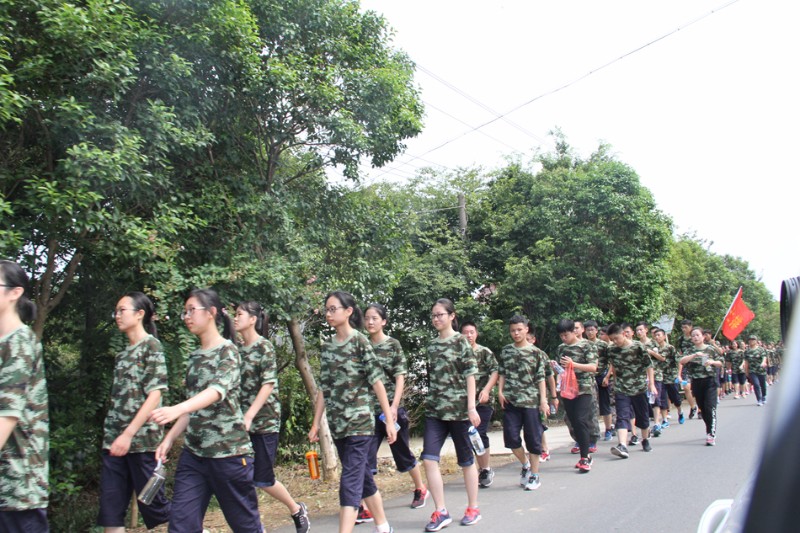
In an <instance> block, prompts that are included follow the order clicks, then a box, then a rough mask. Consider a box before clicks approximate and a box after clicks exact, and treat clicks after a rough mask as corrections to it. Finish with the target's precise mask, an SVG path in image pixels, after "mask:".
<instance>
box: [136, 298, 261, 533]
mask: <svg viewBox="0 0 800 533" xmlns="http://www.w3.org/2000/svg"><path fill="white" fill-rule="evenodd" d="M181 318H182V319H183V322H184V324H186V328H187V329H188V330H189V331H190V332H191V333H192V334H194V335H195V336H197V338H198V340H199V341H200V347H199V348H198V349H197V350H195V351H193V352H192V353H190V354H189V359H188V361H187V365H186V395H187V396H188V397H189V399H188V400H186V401H184V402H181V403H179V404H176V405H172V406H169V407H160V408H158V409H155V410H154V411H153V412H152V414H151V415H150V420H152V421H154V422H156V423H158V424H159V425H162V426H163V425H165V424H168V423H170V422H172V421H175V423H174V424H173V425H172V428H171V429H170V430H169V432H167V435H166V436H165V437H164V440H163V441H161V444H160V445H159V446H158V448H157V449H156V459H160V460H162V461H166V460H167V455H168V454H169V451H170V449H171V448H172V446H173V445H174V444H175V441H176V439H177V438H178V436H180V435H181V434H182V433H184V432H186V436H185V439H184V448H183V450H182V451H181V455H180V459H178V466H177V469H176V470H175V484H174V486H173V493H172V514H171V516H170V520H169V532H170V533H197V532H198V531H202V530H203V517H204V516H205V513H206V509H207V508H208V504H209V502H210V500H211V496H215V497H216V499H217V502H218V503H219V506H220V508H221V509H222V512H223V514H224V515H225V520H226V521H227V522H228V525H229V526H230V528H231V529H232V530H233V531H234V532H235V533H262V530H263V526H262V525H261V519H260V517H259V514H258V496H257V494H256V488H255V485H253V446H252V445H251V443H250V436H249V435H248V434H247V429H246V428H245V423H244V415H243V414H242V410H241V408H240V403H239V400H240V392H241V370H240V369H241V366H242V365H241V359H240V357H239V350H237V348H236V345H235V344H234V343H233V338H234V334H235V332H234V326H233V320H231V318H230V317H229V316H228V313H227V311H226V310H225V306H224V305H222V301H221V300H220V298H219V295H218V294H217V293H216V292H215V291H214V290H212V289H195V290H193V291H192V292H191V293H190V294H189V298H187V299H186V303H185V304H184V310H183V312H182V313H181ZM219 328H221V329H222V332H220V330H219Z"/></svg>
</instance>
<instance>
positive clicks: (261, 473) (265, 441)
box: [250, 433, 280, 488]
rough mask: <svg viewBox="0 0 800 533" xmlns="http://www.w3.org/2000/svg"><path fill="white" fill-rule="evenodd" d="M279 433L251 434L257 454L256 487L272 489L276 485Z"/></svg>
mask: <svg viewBox="0 0 800 533" xmlns="http://www.w3.org/2000/svg"><path fill="white" fill-rule="evenodd" d="M279 437H280V435H279V434H278V433H259V434H257V435H255V434H252V433H251V434H250V443H251V444H252V445H253V451H254V452H255V468H254V469H253V483H254V484H255V486H256V487H259V488H264V487H271V486H273V485H274V484H275V456H276V455H277V453H278V439H279Z"/></svg>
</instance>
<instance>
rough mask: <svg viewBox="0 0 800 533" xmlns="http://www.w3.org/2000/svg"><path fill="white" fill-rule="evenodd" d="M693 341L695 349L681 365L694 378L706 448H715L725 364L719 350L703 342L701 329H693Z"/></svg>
mask: <svg viewBox="0 0 800 533" xmlns="http://www.w3.org/2000/svg"><path fill="white" fill-rule="evenodd" d="M691 339H692V344H693V349H692V350H691V351H689V353H688V354H687V355H684V356H683V357H682V358H681V364H682V365H683V366H685V367H686V370H687V372H688V373H689V376H690V377H691V378H692V394H693V395H694V397H695V399H696V400H697V405H698V407H700V412H701V415H702V416H703V422H705V426H706V446H714V445H716V434H717V401H718V398H717V388H718V382H717V371H718V370H719V369H720V368H722V365H723V364H724V363H723V360H722V357H721V356H720V355H719V353H718V352H717V350H716V349H715V348H714V347H713V346H710V345H708V344H706V343H705V342H703V330H702V329H701V328H698V327H695V328H692V332H691Z"/></svg>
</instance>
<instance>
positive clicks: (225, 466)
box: [206, 455, 366, 533]
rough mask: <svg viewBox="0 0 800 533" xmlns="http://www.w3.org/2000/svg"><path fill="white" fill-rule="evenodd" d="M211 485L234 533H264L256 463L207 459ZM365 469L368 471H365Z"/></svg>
mask: <svg viewBox="0 0 800 533" xmlns="http://www.w3.org/2000/svg"><path fill="white" fill-rule="evenodd" d="M206 461H207V462H208V464H209V467H210V474H211V475H210V476H209V483H210V484H211V490H212V491H213V492H214V496H216V498H217V502H218V503H219V507H220V509H222V514H223V515H224V516H225V520H226V521H227V522H228V526H229V527H230V528H231V530H232V531H233V532H234V533H261V532H262V531H263V529H264V528H263V526H262V525H261V517H260V516H259V512H258V494H256V487H255V485H253V468H254V460H253V458H252V457H249V456H246V455H237V456H234V457H222V458H215V459H206ZM365 468H366V467H365Z"/></svg>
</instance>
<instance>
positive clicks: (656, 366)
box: [643, 339, 664, 383]
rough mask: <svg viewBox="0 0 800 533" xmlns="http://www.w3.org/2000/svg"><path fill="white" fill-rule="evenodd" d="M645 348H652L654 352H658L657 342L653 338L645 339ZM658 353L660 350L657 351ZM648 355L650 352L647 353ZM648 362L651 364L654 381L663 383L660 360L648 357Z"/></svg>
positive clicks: (662, 369) (662, 367) (662, 370)
mask: <svg viewBox="0 0 800 533" xmlns="http://www.w3.org/2000/svg"><path fill="white" fill-rule="evenodd" d="M643 344H644V347H645V349H647V350H653V351H654V352H658V343H657V342H656V341H655V340H654V339H647V342H646V343H643ZM659 353H660V352H659ZM647 355H648V356H650V354H649V353H648V354H647ZM650 363H651V364H652V365H653V376H654V378H653V379H654V381H658V382H661V383H663V382H664V366H663V365H662V364H661V361H659V360H658V359H656V358H655V357H650Z"/></svg>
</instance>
